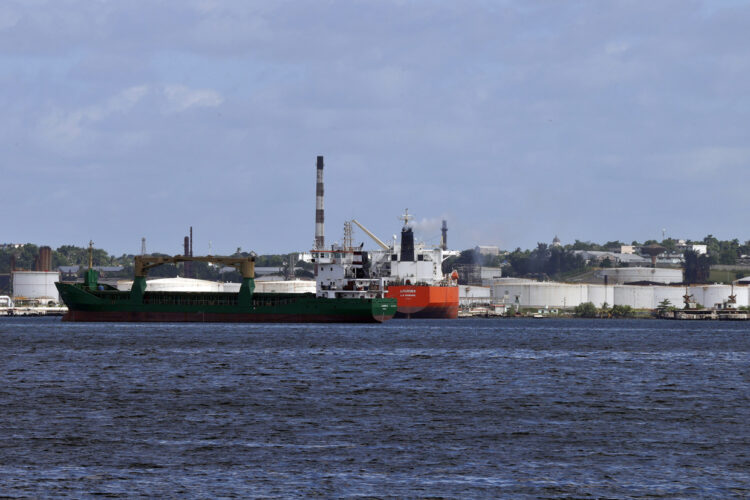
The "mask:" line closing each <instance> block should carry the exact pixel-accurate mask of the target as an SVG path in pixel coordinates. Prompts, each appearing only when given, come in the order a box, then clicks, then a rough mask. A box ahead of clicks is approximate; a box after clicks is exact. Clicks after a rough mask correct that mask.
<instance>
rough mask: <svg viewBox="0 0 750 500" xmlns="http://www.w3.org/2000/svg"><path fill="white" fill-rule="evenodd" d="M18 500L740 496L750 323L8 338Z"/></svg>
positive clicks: (744, 477)
mask: <svg viewBox="0 0 750 500" xmlns="http://www.w3.org/2000/svg"><path fill="white" fill-rule="evenodd" d="M0 373H1V374H2V378H1V379H0V382H1V383H0V494H1V495H5V496H9V497H30V498H39V497H58V498H59V497H71V498H88V497H94V496H105V497H115V498H117V497H133V496H149V497H170V498H174V497H180V498H185V497H204V498H222V497H225V498H239V497H243V498H246V497H258V496H263V497H283V498H288V497H311V496H312V497H314V496H318V497H328V498H330V497H347V496H376V497H388V496H394V497H462V498H478V497H514V498H523V497H528V498H559V497H576V498H578V497H674V498H685V497H723V498H726V497H748V496H750V323H727V322H676V321H672V322H669V321H656V320H653V321H635V320H631V321H614V320H609V321H607V320H605V321H595V320H559V321H558V320H505V319H500V320H456V321H439V320H438V321H414V320H412V321H408V320H393V321H391V322H388V323H386V324H383V325H372V326H352V325H174V324H163V325H144V324H64V323H61V322H59V320H49V319H12V318H4V319H0Z"/></svg>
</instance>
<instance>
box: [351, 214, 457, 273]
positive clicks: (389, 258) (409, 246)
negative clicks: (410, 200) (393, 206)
mask: <svg viewBox="0 0 750 500" xmlns="http://www.w3.org/2000/svg"><path fill="white" fill-rule="evenodd" d="M412 217H413V216H412V215H411V214H409V210H406V211H405V213H404V215H402V216H401V220H402V221H404V226H403V227H402V229H401V241H400V242H398V241H396V239H395V237H394V240H393V241H392V242H391V243H390V244H385V243H383V242H382V241H381V240H380V239H378V238H377V237H375V236H374V235H373V234H372V233H370V232H369V231H367V229H365V228H364V226H362V225H361V224H359V223H358V222H356V221H354V222H355V223H356V224H357V225H358V226H359V227H360V228H362V229H363V230H364V231H365V232H366V233H367V234H368V235H369V236H370V237H372V238H373V239H374V240H375V242H376V243H378V246H379V247H380V249H379V250H373V251H371V252H368V255H369V258H370V266H369V267H370V274H371V275H372V276H373V277H378V278H384V279H385V280H386V284H392V285H429V286H436V285H446V284H450V285H453V286H455V280H453V278H452V277H450V276H448V277H446V276H445V275H443V261H444V260H445V259H446V258H448V252H447V251H446V250H443V249H442V248H440V247H436V248H432V247H428V246H427V245H425V244H424V243H423V242H417V241H415V240H414V232H413V230H412V228H411V225H410V220H411V219H412Z"/></svg>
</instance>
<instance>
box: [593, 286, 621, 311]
mask: <svg viewBox="0 0 750 500" xmlns="http://www.w3.org/2000/svg"><path fill="white" fill-rule="evenodd" d="M614 293H615V288H614V287H613V286H609V285H607V286H604V285H588V300H587V301H586V302H591V303H592V304H594V305H595V306H596V307H602V306H603V305H604V303H605V302H606V303H607V305H609V306H610V307H611V306H612V301H613V300H614Z"/></svg>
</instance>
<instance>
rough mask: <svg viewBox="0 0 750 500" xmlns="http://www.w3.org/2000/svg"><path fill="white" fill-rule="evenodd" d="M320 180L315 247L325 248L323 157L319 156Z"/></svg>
mask: <svg viewBox="0 0 750 500" xmlns="http://www.w3.org/2000/svg"><path fill="white" fill-rule="evenodd" d="M317 171H318V182H317V184H316V186H315V249H316V250H323V249H324V248H325V246H326V244H325V236H324V228H323V222H324V220H325V215H324V212H323V157H322V156H318V168H317Z"/></svg>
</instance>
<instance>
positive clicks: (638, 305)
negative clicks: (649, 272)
mask: <svg viewBox="0 0 750 500" xmlns="http://www.w3.org/2000/svg"><path fill="white" fill-rule="evenodd" d="M654 288H655V287H653V286H636V285H617V286H615V287H614V289H615V291H614V302H613V303H612V305H613V306H630V307H632V308H633V309H654V308H655V306H654Z"/></svg>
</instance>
